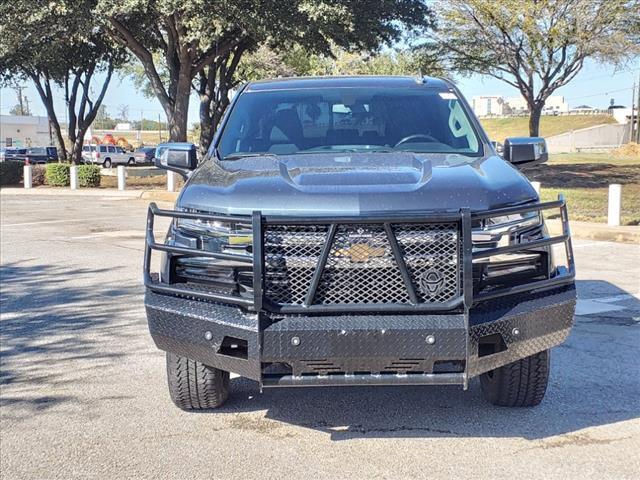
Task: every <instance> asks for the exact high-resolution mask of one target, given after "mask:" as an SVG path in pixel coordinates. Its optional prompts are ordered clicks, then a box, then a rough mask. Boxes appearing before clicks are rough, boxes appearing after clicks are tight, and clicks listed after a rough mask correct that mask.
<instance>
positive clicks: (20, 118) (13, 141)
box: [0, 115, 53, 147]
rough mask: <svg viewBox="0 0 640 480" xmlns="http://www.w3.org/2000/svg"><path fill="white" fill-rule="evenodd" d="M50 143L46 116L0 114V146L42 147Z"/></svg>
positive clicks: (51, 141)
mask: <svg viewBox="0 0 640 480" xmlns="http://www.w3.org/2000/svg"><path fill="white" fill-rule="evenodd" d="M52 143H53V140H52V138H51V134H50V131H49V119H48V118H47V117H35V116H26V115H0V147H44V146H48V145H51V144H52Z"/></svg>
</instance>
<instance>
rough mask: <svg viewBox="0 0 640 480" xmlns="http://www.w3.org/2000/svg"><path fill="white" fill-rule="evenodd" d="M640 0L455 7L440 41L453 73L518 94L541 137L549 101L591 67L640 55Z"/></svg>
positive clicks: (446, 6)
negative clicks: (487, 79)
mask: <svg viewBox="0 0 640 480" xmlns="http://www.w3.org/2000/svg"><path fill="white" fill-rule="evenodd" d="M638 16H640V1H639V0H464V1H463V0H450V1H448V2H443V3H441V8H440V19H439V20H440V21H439V25H438V30H437V33H436V34H435V36H434V38H435V40H436V41H437V42H438V44H439V46H440V48H441V49H442V51H443V52H444V55H445V56H446V58H447V59H448V61H449V62H450V66H451V68H452V69H454V70H458V71H461V72H466V73H480V74H485V75H491V76H493V77H495V78H498V79H500V80H502V81H503V82H505V83H507V84H509V85H511V86H513V87H515V88H517V89H518V90H519V91H520V93H521V94H522V96H523V97H524V99H525V100H526V102H527V104H528V107H529V112H530V116H529V134H530V135H531V136H538V133H539V125H540V115H541V113H542V109H543V108H544V105H545V102H546V100H547V99H548V98H549V96H550V95H551V94H553V92H555V91H556V90H557V89H558V88H560V87H562V86H564V85H567V84H568V83H569V82H570V81H571V80H572V79H573V78H574V77H575V76H576V75H577V74H578V72H579V71H580V70H581V69H582V67H583V65H584V62H585V60H587V59H589V58H592V59H594V60H596V61H599V62H603V63H609V64H621V63H623V62H625V61H626V60H627V59H630V58H634V56H635V55H637V54H638V52H639V49H638V42H637V38H638V37H637V30H636V31H635V37H634V33H633V32H632V30H633V28H631V26H632V25H636V26H637V25H638V23H637V22H638Z"/></svg>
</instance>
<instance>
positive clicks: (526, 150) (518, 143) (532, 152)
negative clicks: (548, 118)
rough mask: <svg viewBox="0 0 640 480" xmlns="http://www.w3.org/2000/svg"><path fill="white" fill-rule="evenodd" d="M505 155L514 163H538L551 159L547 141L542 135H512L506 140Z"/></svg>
mask: <svg viewBox="0 0 640 480" xmlns="http://www.w3.org/2000/svg"><path fill="white" fill-rule="evenodd" d="M503 157H504V159H505V160H507V161H508V162H511V163H513V164H514V165H523V164H528V165H537V164H539V163H544V162H546V161H547V160H548V159H549V152H548V151H547V142H545V141H544V138H541V137H511V138H507V139H506V140H505V141H504V152H503Z"/></svg>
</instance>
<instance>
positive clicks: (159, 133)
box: [158, 114, 162, 143]
mask: <svg viewBox="0 0 640 480" xmlns="http://www.w3.org/2000/svg"><path fill="white" fill-rule="evenodd" d="M158 143H162V124H161V123H160V114H158Z"/></svg>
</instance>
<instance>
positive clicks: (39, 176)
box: [31, 165, 47, 187]
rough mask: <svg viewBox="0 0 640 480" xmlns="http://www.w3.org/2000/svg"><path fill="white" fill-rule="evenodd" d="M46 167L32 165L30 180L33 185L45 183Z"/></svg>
mask: <svg viewBox="0 0 640 480" xmlns="http://www.w3.org/2000/svg"><path fill="white" fill-rule="evenodd" d="M46 171H47V169H46V167H45V166H44V165H34V166H33V170H32V177H31V182H32V184H33V186H34V187H38V186H40V185H44V184H45V174H46Z"/></svg>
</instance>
